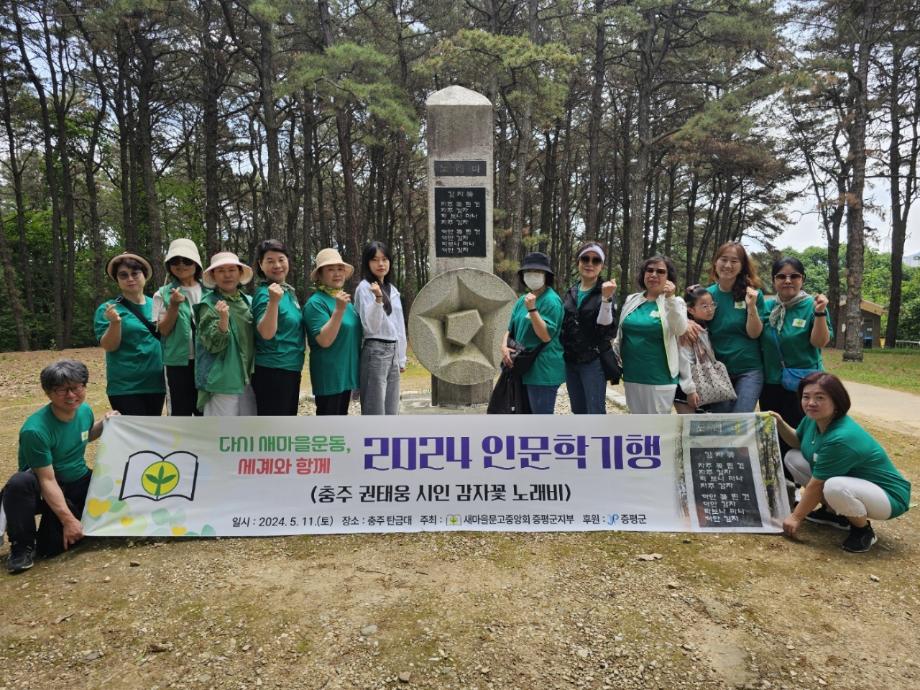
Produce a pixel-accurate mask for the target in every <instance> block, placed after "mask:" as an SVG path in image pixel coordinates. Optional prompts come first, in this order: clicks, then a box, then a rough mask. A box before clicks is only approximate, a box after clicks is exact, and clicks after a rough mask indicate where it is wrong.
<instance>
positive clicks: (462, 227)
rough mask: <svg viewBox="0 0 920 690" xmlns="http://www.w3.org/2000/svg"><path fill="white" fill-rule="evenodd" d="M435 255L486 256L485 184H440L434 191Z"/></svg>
mask: <svg viewBox="0 0 920 690" xmlns="http://www.w3.org/2000/svg"><path fill="white" fill-rule="evenodd" d="M434 208H435V216H434V218H435V221H434V236H435V255H436V256H438V257H451V258H458V257H466V256H480V257H482V256H485V255H486V190H485V188H484V187H438V188H436V189H435V190H434Z"/></svg>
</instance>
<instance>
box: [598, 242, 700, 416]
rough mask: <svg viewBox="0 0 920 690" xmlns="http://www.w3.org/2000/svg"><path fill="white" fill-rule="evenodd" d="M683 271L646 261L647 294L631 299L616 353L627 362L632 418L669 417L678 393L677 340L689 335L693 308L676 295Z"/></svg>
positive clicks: (658, 259)
mask: <svg viewBox="0 0 920 690" xmlns="http://www.w3.org/2000/svg"><path fill="white" fill-rule="evenodd" d="M676 280H677V269H676V268H674V264H673V262H672V261H671V260H670V259H669V258H668V257H666V256H653V257H650V258H648V259H646V260H645V262H644V263H643V264H642V268H641V270H640V271H639V276H638V278H637V282H638V283H639V287H640V288H642V291H641V292H634V293H633V294H631V295H630V296H629V297H627V298H626V302H625V303H624V304H623V309H622V311H621V312H620V324H619V327H618V328H617V337H616V339H615V340H614V341H613V349H614V350H615V351H616V353H617V354H618V355H619V357H620V361H621V362H623V388H624V389H625V392H626V406H627V407H628V408H629V411H630V412H631V413H632V414H669V413H670V412H671V406H672V404H673V403H674V393H675V392H676V391H677V380H678V372H679V371H680V357H679V353H678V346H677V339H678V337H680V336H681V335H683V333H684V331H686V330H687V306H686V304H684V301H683V300H682V299H681V298H680V297H675V296H674V291H675V290H676V287H675V285H674V281H676Z"/></svg>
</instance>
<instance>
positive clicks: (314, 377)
mask: <svg viewBox="0 0 920 690" xmlns="http://www.w3.org/2000/svg"><path fill="white" fill-rule="evenodd" d="M354 272H355V269H354V267H353V266H352V265H351V264H346V263H345V262H344V261H342V255H341V254H339V253H338V252H337V251H336V250H335V249H323V250H321V251H320V252H319V254H317V255H316V268H314V269H313V272H312V273H311V274H310V278H311V279H312V280H313V282H314V283H315V284H316V292H314V293H313V294H312V295H311V296H310V299H309V300H307V303H306V304H305V305H304V307H303V322H304V327H305V328H306V329H307V340H308V341H309V344H310V382H311V384H312V385H313V397H314V398H315V399H316V414H317V415H346V414H348V403H349V402H350V401H351V392H352V391H353V390H355V389H356V388H358V383H359V375H358V372H359V367H360V365H359V361H360V354H361V319H360V318H359V317H358V312H356V311H355V308H354V306H352V304H351V296H350V295H349V294H348V293H347V292H345V290H344V288H345V281H346V280H348V279H349V278H350V277H351V275H352V274H353V273H354Z"/></svg>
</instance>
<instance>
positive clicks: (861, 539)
mask: <svg viewBox="0 0 920 690" xmlns="http://www.w3.org/2000/svg"><path fill="white" fill-rule="evenodd" d="M877 541H878V537H876V536H875V531H874V530H873V529H872V525H871V524H870V523H868V522H867V523H866V526H865V527H852V526H851V527H850V534H849V536H848V537H847V538H846V539H844V540H843V544H841V545H840V546H841V548H842V549H843V550H844V551H849V552H850V553H865V552H866V551H868V550H869V549H871V548H872V545H873V544H874V543H875V542H877Z"/></svg>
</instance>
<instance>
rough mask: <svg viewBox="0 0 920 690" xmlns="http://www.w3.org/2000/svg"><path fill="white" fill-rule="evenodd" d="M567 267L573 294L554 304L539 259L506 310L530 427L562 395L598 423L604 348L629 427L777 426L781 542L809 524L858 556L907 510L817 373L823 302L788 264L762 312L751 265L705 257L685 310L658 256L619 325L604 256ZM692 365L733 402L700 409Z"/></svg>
mask: <svg viewBox="0 0 920 690" xmlns="http://www.w3.org/2000/svg"><path fill="white" fill-rule="evenodd" d="M576 256H577V261H578V267H577V269H578V274H579V280H578V281H577V282H576V283H575V284H573V285H572V286H571V287H570V288H569V289H568V290H567V291H566V292H565V297H564V298H560V297H559V295H558V294H557V293H556V292H555V291H554V290H553V279H554V275H553V271H552V269H551V268H550V260H549V257H548V256H546V255H545V254H542V253H538V252H535V253H532V254H529V255H528V256H527V257H525V259H524V262H523V265H522V266H521V269H520V272H519V277H520V279H521V282H522V283H523V286H524V288H526V290H527V292H526V294H524V295H523V296H522V297H520V298H519V299H518V301H517V303H516V304H515V306H514V311H513V312H512V315H511V321H510V324H509V326H508V331H507V332H506V333H505V337H504V340H503V345H502V361H503V363H504V365H505V366H506V367H509V368H511V369H513V367H514V360H515V354H516V349H517V348H518V347H523V348H524V349H529V350H532V351H533V350H536V357H535V359H534V361H533V364H532V365H530V366H529V367H528V369H527V371H526V373H524V374H523V376H522V377H521V379H522V381H523V383H524V387H525V389H526V392H527V397H528V400H529V404H530V411H531V412H532V413H535V414H541V413H542V414H552V413H553V410H554V407H555V400H556V391H557V389H558V387H559V386H560V384H561V383H562V382H563V381H565V383H566V387H567V389H568V393H569V398H570V401H571V407H572V412H573V413H574V414H585V413H590V414H603V413H604V411H605V391H606V379H607V378H608V374H607V373H606V372H605V371H604V369H603V367H602V366H601V364H602V356H603V354H604V352H605V351H606V350H608V349H610V347H611V338H612V349H613V351H614V353H615V355H616V357H617V360H618V362H619V364H620V366H621V369H622V378H623V387H624V390H625V393H626V405H627V407H628V409H629V412H630V413H632V414H668V413H670V411H671V409H672V407H673V408H675V409H676V410H677V411H678V412H679V413H683V414H690V413H699V412H753V411H754V410H755V409H756V408H757V406H758V405H759V407H760V410H761V411H762V412H769V413H770V414H772V415H773V416H774V417H775V418H776V420H777V427H778V430H779V440H780V446H781V452H782V453H783V457H784V463H785V466H786V468H787V473H788V476H789V477H790V479H791V480H792V481H793V482H794V483H795V484H797V485H799V486H801V487H802V492H801V495H802V497H801V500H800V501H798V503H797V504H795V506H794V510H793V512H792V515H791V516H790V517H789V518H787V519H786V521H785V522H784V524H783V529H784V532H785V533H786V534H787V535H789V536H794V535H795V534H797V532H798V530H799V527H800V525H801V523H802V521H803V520H809V521H811V522H816V523H820V524H827V525H831V526H834V527H839V528H841V529H846V530H848V531H849V534H848V536H847V538H846V539H845V540H844V542H843V544H842V547H843V548H844V549H845V550H847V551H851V552H864V551H868V550H869V548H870V547H871V546H872V544H874V543H875V541H876V537H875V533H874V532H873V530H872V526H871V524H870V523H869V519H870V518H871V519H873V520H886V519H889V518H892V517H896V516H897V515H900V514H901V513H903V512H904V511H906V510H907V508H908V503H909V496H910V482H908V481H907V480H906V479H905V478H904V476H903V475H902V474H901V473H900V472H899V471H898V470H897V469H896V468H895V467H894V465H893V464H892V462H891V460H890V458H889V457H888V455H887V454H886V453H885V450H884V449H883V448H882V447H881V446H880V445H879V444H878V442H877V441H875V439H873V438H872V437H871V436H870V435H869V434H868V432H866V431H865V430H864V429H863V428H862V427H860V426H859V424H857V423H856V422H855V421H854V420H853V419H852V418H851V417H849V416H848V415H847V412H848V411H849V408H850V399H849V396H848V394H847V392H846V389H845V388H844V387H843V384H842V383H841V382H840V379H838V378H837V377H836V376H834V375H833V374H829V373H826V372H824V371H823V369H824V366H823V361H822V358H821V349H822V348H823V347H824V346H826V345H827V344H828V342H829V341H830V333H831V324H830V318H829V316H828V312H827V305H828V300H827V297H825V296H824V295H822V294H816V295H809V294H808V293H807V292H806V291H805V290H804V284H805V279H806V275H805V268H804V266H803V265H802V263H801V262H800V261H799V260H798V259H796V258H794V257H783V258H781V259H778V260H776V261H774V262H773V266H772V271H771V277H772V280H773V289H774V295H773V296H771V297H770V298H769V299H765V297H764V294H763V291H762V290H761V283H760V279H759V278H758V276H757V270H756V267H755V265H754V262H753V260H752V259H751V257H750V256H749V255H748V253H747V251H746V250H745V248H744V247H743V246H742V245H741V243H739V242H727V243H725V244H723V245H722V246H720V247H719V248H718V249H717V250H716V253H715V256H714V257H713V261H712V265H711V268H710V272H709V277H710V279H711V281H712V282H711V284H710V285H709V286H708V287H703V286H701V285H691V286H689V287H688V288H687V289H686V291H685V292H684V296H683V297H681V296H679V295H678V294H677V286H676V284H677V269H676V268H675V266H674V263H673V262H672V261H671V260H670V259H669V258H668V257H666V256H661V255H655V256H652V257H649V258H648V259H646V260H645V261H644V262H643V263H642V266H641V270H640V271H639V274H638V276H637V283H638V287H639V288H640V290H639V291H637V292H634V293H632V294H630V295H629V296H628V297H627V298H626V300H625V302H624V303H623V307H622V309H621V310H620V312H619V314H617V313H616V307H615V305H614V304H613V293H614V292H615V290H616V283H615V282H614V281H612V280H607V281H603V282H602V281H601V278H600V276H601V273H602V271H603V267H604V264H605V260H606V257H605V254H604V251H603V249H602V247H601V246H600V244H599V243H597V242H588V243H586V244H584V245H582V246H581V247H580V248H579V250H578V252H577V253H576ZM614 334H615V335H614ZM701 358H708V359H709V360H711V361H713V362H719V363H721V365H722V366H724V371H725V372H726V374H727V378H728V381H730V388H731V389H732V390H731V392H732V397H731V399H725V400H721V401H719V402H714V403H711V404H703V402H702V401H701V395H700V392H699V391H698V390H697V382H696V381H695V380H694V376H693V365H694V364H696V363H697V362H698V360H699V359H701ZM819 450H820V458H819V452H818V451H819ZM819 504H820V507H819Z"/></svg>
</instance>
